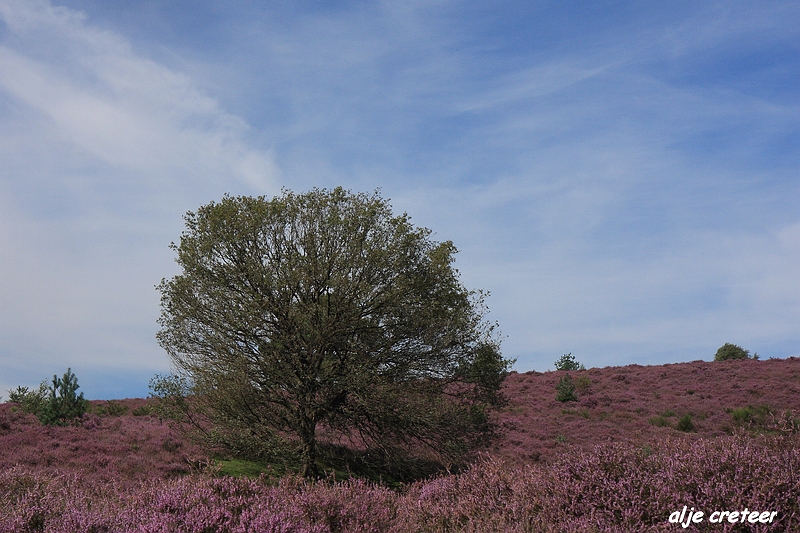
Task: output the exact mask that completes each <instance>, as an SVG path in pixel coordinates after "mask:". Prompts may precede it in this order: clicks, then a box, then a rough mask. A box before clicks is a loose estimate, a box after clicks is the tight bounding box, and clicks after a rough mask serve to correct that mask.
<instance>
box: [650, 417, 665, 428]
mask: <svg viewBox="0 0 800 533" xmlns="http://www.w3.org/2000/svg"><path fill="white" fill-rule="evenodd" d="M648 422H650V425H651V426H655V427H657V428H664V427H669V425H670V424H669V420H667V419H666V417H664V416H663V415H658V416H654V417H652V418H651V419H650V420H648Z"/></svg>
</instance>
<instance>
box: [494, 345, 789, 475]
mask: <svg viewBox="0 0 800 533" xmlns="http://www.w3.org/2000/svg"><path fill="white" fill-rule="evenodd" d="M565 374H566V372H563V371H555V372H545V373H539V372H527V373H524V374H518V373H512V374H510V375H509V376H508V378H507V379H506V382H505V385H504V392H505V395H506V397H507V399H508V405H507V406H506V407H505V408H504V409H503V410H502V411H501V412H500V413H498V414H497V415H496V421H497V422H498V423H499V425H500V427H501V429H502V431H503V435H502V437H501V438H500V439H499V440H498V441H497V443H496V444H495V446H494V447H493V448H492V451H493V452H494V453H497V454H499V455H501V456H503V457H505V458H507V459H514V460H523V461H530V460H537V459H538V460H548V459H552V458H553V457H554V456H555V455H556V454H557V453H558V452H559V451H560V450H562V449H563V448H564V447H566V446H575V447H579V448H582V449H587V448H590V447H592V446H593V445H595V444H600V443H603V442H608V441H632V442H635V443H638V444H641V445H645V444H646V443H647V442H649V441H652V440H653V439H655V438H658V437H663V436H666V435H675V436H685V437H687V438H698V437H706V438H713V437H715V436H719V435H725V434H731V433H732V432H734V431H737V430H746V431H756V432H757V431H760V430H763V429H765V428H766V427H769V426H770V422H771V418H772V417H771V415H770V414H769V413H770V412H771V413H775V414H776V415H779V414H780V413H781V412H782V411H785V410H786V409H793V410H795V411H796V412H797V413H800V359H798V358H788V359H770V360H765V361H755V360H738V361H715V362H704V361H695V362H691V363H677V364H669V365H661V366H640V365H630V366H624V367H607V368H592V369H589V370H582V371H572V372H569V374H570V375H571V377H572V379H573V381H574V382H575V383H576V384H578V385H580V384H581V381H583V383H584V385H585V386H586V388H585V389H584V390H583V391H581V390H580V387H579V390H578V391H577V395H578V401H577V402H564V403H562V402H559V401H556V399H555V397H556V384H557V383H558V381H559V380H560V379H561V377H562V376H563V375H565ZM587 378H588V379H587ZM748 406H751V407H752V408H751V409H749V410H748V409H747V407H748ZM736 409H738V411H736V412H731V411H732V410H736ZM685 415H689V416H690V417H691V421H692V424H693V426H694V430H693V431H690V432H683V431H679V430H678V429H676V426H677V425H678V422H679V421H680V419H681V418H682V417H684V416H685ZM734 415H736V417H738V419H737V418H735V417H734Z"/></svg>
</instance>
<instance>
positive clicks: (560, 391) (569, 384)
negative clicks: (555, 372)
mask: <svg viewBox="0 0 800 533" xmlns="http://www.w3.org/2000/svg"><path fill="white" fill-rule="evenodd" d="M556 400H558V401H559V402H577V401H578V395H577V394H575V383H574V382H573V381H572V376H570V375H569V374H566V375H565V376H561V379H560V380H558V384H556Z"/></svg>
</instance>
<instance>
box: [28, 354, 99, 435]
mask: <svg viewBox="0 0 800 533" xmlns="http://www.w3.org/2000/svg"><path fill="white" fill-rule="evenodd" d="M79 388H80V385H78V378H77V377H75V374H73V373H72V370H71V369H69V368H68V369H67V371H66V372H65V373H64V376H63V377H60V378H59V377H57V376H53V385H52V386H50V387H48V388H47V390H48V398H47V400H46V402H45V404H44V405H43V406H42V408H41V410H40V411H39V412H38V413H37V415H36V416H37V418H39V421H40V422H41V423H42V424H45V425H48V426H65V425H67V424H68V423H69V422H71V421H73V420H75V419H78V418H80V417H82V416H83V414H84V413H85V412H86V410H87V409H88V408H89V402H88V401H87V400H86V399H85V398H84V397H83V393H80V395H79V394H77V390H78V389H79Z"/></svg>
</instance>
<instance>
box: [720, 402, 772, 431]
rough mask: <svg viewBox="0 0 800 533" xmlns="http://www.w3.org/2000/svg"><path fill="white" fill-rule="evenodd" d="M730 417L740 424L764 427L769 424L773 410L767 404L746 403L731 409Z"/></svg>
mask: <svg viewBox="0 0 800 533" xmlns="http://www.w3.org/2000/svg"><path fill="white" fill-rule="evenodd" d="M729 412H730V414H731V418H733V421H734V423H736V424H737V425H740V426H752V427H757V428H765V427H767V426H768V425H769V422H770V421H771V419H772V415H773V414H774V413H775V411H774V410H773V409H772V408H771V407H770V406H769V405H757V406H753V405H748V406H747V407H738V408H736V409H731V410H730V411H729Z"/></svg>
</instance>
